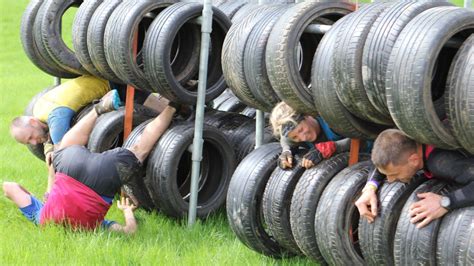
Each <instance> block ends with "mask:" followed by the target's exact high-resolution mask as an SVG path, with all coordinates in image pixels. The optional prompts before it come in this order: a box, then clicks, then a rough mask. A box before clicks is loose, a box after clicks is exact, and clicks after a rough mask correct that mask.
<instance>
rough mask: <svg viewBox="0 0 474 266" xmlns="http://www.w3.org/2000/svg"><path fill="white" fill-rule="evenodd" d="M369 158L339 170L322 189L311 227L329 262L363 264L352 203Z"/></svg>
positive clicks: (364, 180)
mask: <svg viewBox="0 0 474 266" xmlns="http://www.w3.org/2000/svg"><path fill="white" fill-rule="evenodd" d="M371 167H372V165H371V162H369V161H367V162H361V163H358V164H355V165H353V166H350V167H348V168H346V169H344V170H342V171H341V172H340V173H339V174H337V175H336V176H335V177H334V178H333V179H332V180H331V181H330V182H329V184H328V185H327V186H326V188H325V189H324V192H323V195H322V196H321V198H320V199H319V203H318V207H317V210H316V218H315V225H314V230H315V231H316V232H317V234H316V239H317V242H318V246H319V249H320V251H321V254H322V255H323V257H324V259H325V260H326V261H327V263H328V264H329V265H364V264H365V262H364V259H363V258H362V253H361V251H360V247H359V246H358V243H357V242H356V241H357V240H358V238H357V237H358V235H357V226H358V224H359V212H358V210H357V208H356V207H355V205H354V201H355V200H356V199H357V197H358V196H359V194H360V193H361V191H362V188H363V186H364V184H365V182H366V181H367V177H368V174H369V169H370V168H371Z"/></svg>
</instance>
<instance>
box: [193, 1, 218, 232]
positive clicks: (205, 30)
mask: <svg viewBox="0 0 474 266" xmlns="http://www.w3.org/2000/svg"><path fill="white" fill-rule="evenodd" d="M201 32H202V36H201V57H200V62H199V84H198V96H197V104H196V121H195V123H194V140H193V156H192V158H193V166H192V172H191V174H192V175H191V197H190V201H189V216H188V227H191V226H193V225H194V223H195V222H196V209H197V199H198V181H199V173H200V171H201V160H202V146H203V142H204V141H203V138H202V135H203V128H204V99H205V97H206V87H207V63H208V61H209V43H210V39H211V32H212V3H211V0H204V6H203V9H202V25H201Z"/></svg>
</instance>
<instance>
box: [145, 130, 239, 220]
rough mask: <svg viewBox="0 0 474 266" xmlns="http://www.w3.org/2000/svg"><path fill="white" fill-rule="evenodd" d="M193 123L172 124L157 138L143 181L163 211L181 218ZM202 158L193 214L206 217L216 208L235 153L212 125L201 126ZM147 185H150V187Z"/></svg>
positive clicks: (185, 204) (221, 201)
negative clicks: (195, 210) (195, 208)
mask: <svg viewBox="0 0 474 266" xmlns="http://www.w3.org/2000/svg"><path fill="white" fill-rule="evenodd" d="M193 126H194V123H192V122H191V123H189V122H188V123H185V124H184V125H176V126H174V127H172V128H170V129H168V131H166V132H165V133H164V134H163V136H161V138H160V139H159V141H158V143H157V145H156V148H155V149H154V150H153V151H152V153H151V154H150V156H149V163H148V167H147V175H146V178H145V184H146V186H147V189H148V191H149V194H150V196H151V198H152V199H153V202H154V204H155V206H156V207H158V208H159V209H160V211H162V212H163V213H165V214H167V215H169V216H171V217H176V218H183V217H185V216H186V215H187V213H188V208H189V206H188V205H189V204H188V202H189V190H190V179H191V164H192V161H191V152H190V151H189V146H190V145H191V144H192V142H193V136H194V127H193ZM203 139H204V143H203V158H202V162H201V180H200V181H199V185H198V187H199V189H198V191H199V196H198V202H197V205H198V206H197V216H198V217H200V218H206V217H208V216H209V215H211V214H212V213H214V212H216V211H217V210H219V209H220V208H221V207H222V206H223V204H224V202H225V198H226V193H227V189H228V186H229V182H230V179H231V176H232V173H233V171H234V169H235V159H234V158H235V155H234V152H233V150H232V147H231V145H230V144H229V142H228V141H227V139H226V138H225V136H224V135H223V134H222V133H220V132H219V130H218V129H216V128H214V127H209V126H205V127H204V130H203ZM150 187H151V188H152V189H151V190H150Z"/></svg>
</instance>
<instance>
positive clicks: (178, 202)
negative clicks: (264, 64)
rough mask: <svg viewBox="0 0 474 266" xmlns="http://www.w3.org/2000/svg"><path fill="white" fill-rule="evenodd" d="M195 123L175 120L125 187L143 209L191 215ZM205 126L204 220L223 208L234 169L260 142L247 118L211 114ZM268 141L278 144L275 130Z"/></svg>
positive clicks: (201, 201)
mask: <svg viewBox="0 0 474 266" xmlns="http://www.w3.org/2000/svg"><path fill="white" fill-rule="evenodd" d="M150 121H151V120H147V121H145V122H143V123H142V124H140V125H139V126H137V127H136V128H135V129H134V130H133V131H132V133H131V134H130V136H129V137H128V139H127V141H126V142H125V144H124V146H123V147H131V146H133V145H134V144H135V143H136V142H137V140H138V139H139V138H140V136H141V134H142V133H143V130H144V128H145V126H146V125H147V124H148V123H149V122H150ZM194 123H195V122H194V121H180V120H174V121H173V123H172V125H171V126H170V128H169V129H168V130H167V131H166V132H165V133H164V134H163V136H161V138H160V139H159V141H158V143H157V144H156V145H155V147H154V149H153V150H152V152H151V153H150V155H149V156H148V159H147V161H146V162H144V164H143V169H142V170H141V174H140V175H138V176H135V178H134V180H132V182H131V183H130V184H129V185H127V186H126V187H125V190H126V191H127V192H128V194H129V195H131V196H132V197H133V198H134V200H135V201H136V202H138V203H139V206H141V207H143V208H144V209H146V210H157V211H161V212H162V213H164V214H166V215H169V216H171V217H176V218H181V217H184V216H186V214H187V211H188V203H189V197H190V184H191V169H192V148H191V144H192V142H193V136H194ZM205 124H206V125H205V127H204V132H203V139H204V144H203V155H202V156H203V157H202V162H201V174H200V176H199V184H198V191H199V197H198V209H197V215H198V217H201V218H205V217H207V216H209V215H210V214H212V213H214V212H216V211H217V210H219V209H220V208H221V207H222V206H223V204H224V202H225V198H226V195H227V189H228V185H229V182H230V178H231V176H232V174H233V172H234V169H235V165H236V164H237V163H238V162H240V160H241V159H242V158H243V157H245V156H246V155H247V154H248V153H250V152H251V151H252V150H253V147H254V143H255V121H254V120H253V119H251V118H249V117H247V116H244V115H241V114H237V113H229V112H220V111H214V110H210V111H208V113H206V116H205ZM94 130H95V129H94ZM105 136H107V134H106V135H105ZM264 141H265V142H271V141H273V137H272V135H271V134H270V132H268V131H267V132H266V134H265V139H264Z"/></svg>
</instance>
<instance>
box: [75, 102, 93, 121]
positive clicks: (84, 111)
mask: <svg viewBox="0 0 474 266" xmlns="http://www.w3.org/2000/svg"><path fill="white" fill-rule="evenodd" d="M92 108H94V104H92V103H90V104H88V105H86V106H84V107H82V108H81V109H79V110H78V111H77V112H76V114H75V115H74V117H73V118H72V121H71V127H72V126H74V125H75V124H77V122H79V120H81V119H82V118H83V117H84V116H86V115H87V114H88V113H89V112H90V111H91V110H92Z"/></svg>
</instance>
